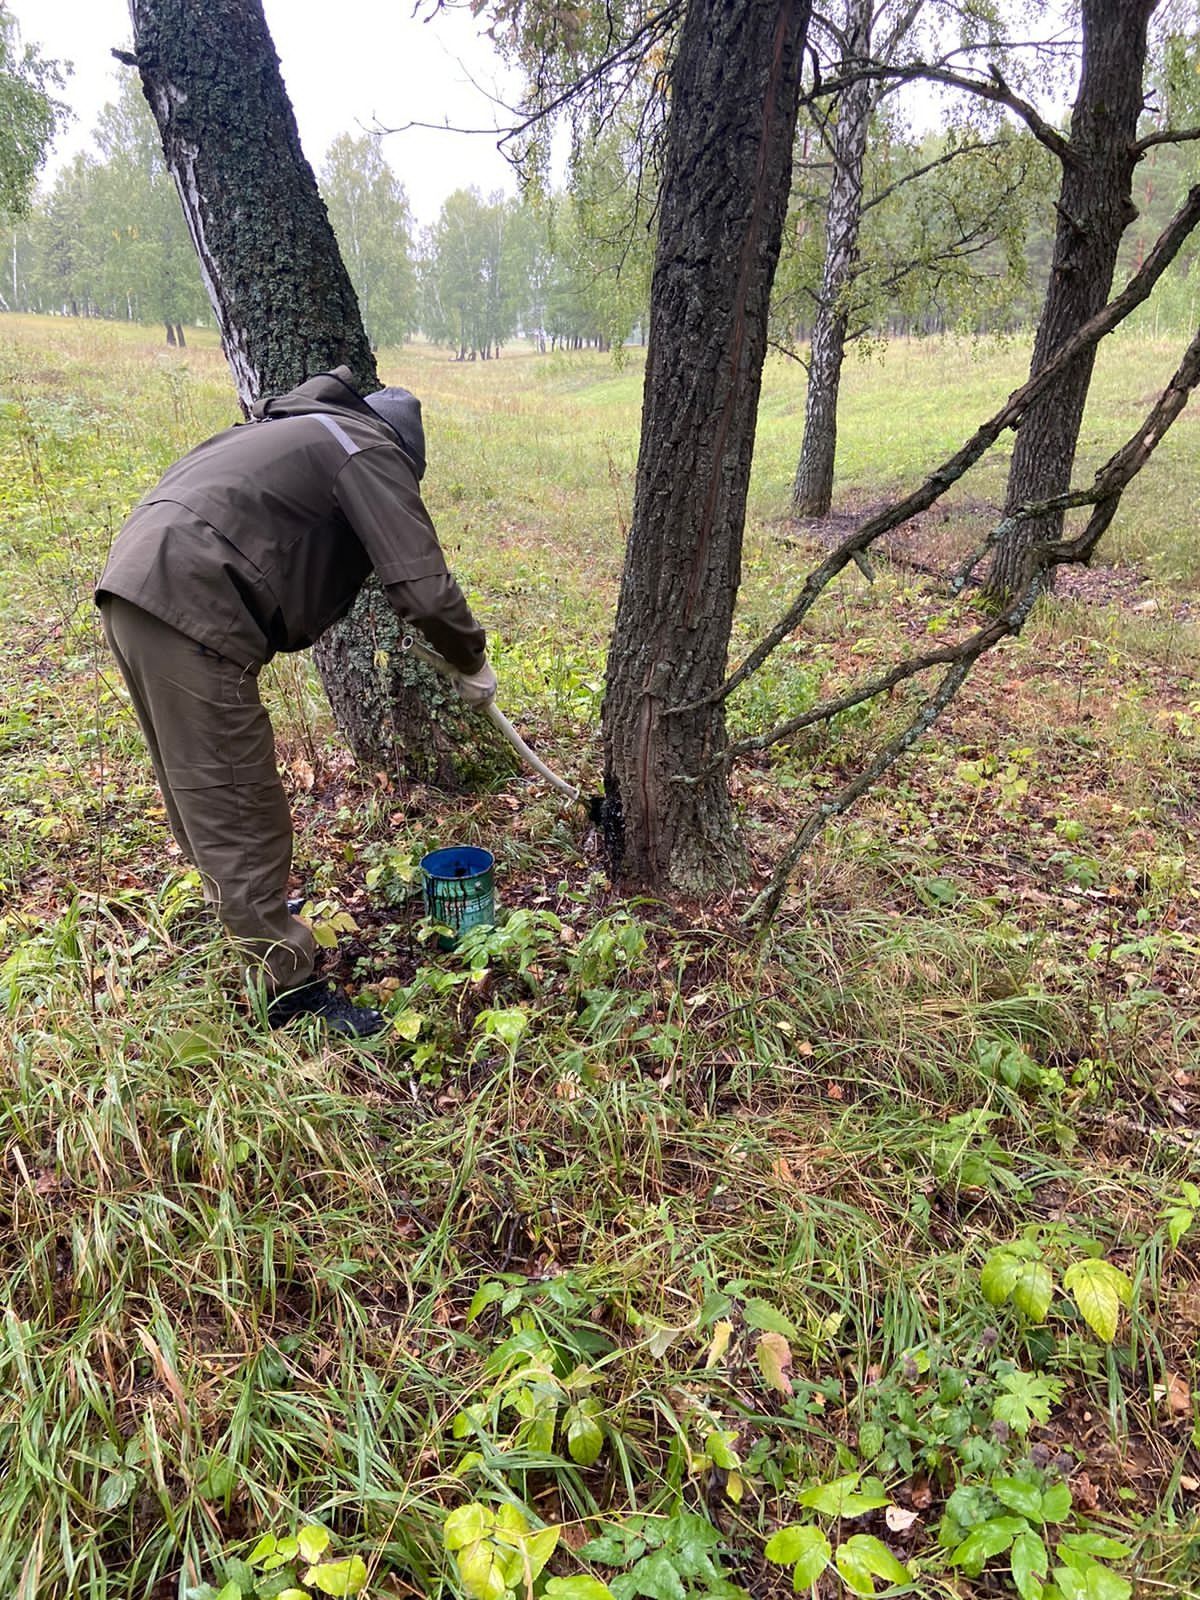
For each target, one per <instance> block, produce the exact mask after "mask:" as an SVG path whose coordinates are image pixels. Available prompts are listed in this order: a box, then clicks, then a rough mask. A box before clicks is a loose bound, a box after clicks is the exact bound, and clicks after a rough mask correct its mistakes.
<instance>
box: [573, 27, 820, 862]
mask: <svg viewBox="0 0 1200 1600" xmlns="http://www.w3.org/2000/svg"><path fill="white" fill-rule="evenodd" d="M809 9H810V0H743V3H741V4H739V5H737V6H731V5H729V4H728V0H691V3H690V4H689V6H688V9H687V15H686V17H685V19H684V22H683V26H682V28H681V30H680V36H679V43H678V54H677V56H676V59H675V64H674V68H673V70H672V74H671V113H670V123H669V127H668V133H667V151H666V160H665V166H664V176H663V187H662V193H661V197H660V215H659V229H658V242H657V248H656V251H655V262H654V278H653V283H652V286H651V294H650V348H649V353H648V355H647V360H646V379H645V390H644V402H643V411H642V440H641V450H640V454H639V457H638V470H637V487H636V491H635V496H634V509H633V522H632V527H631V530H630V535H629V544H628V548H627V550H626V557H625V570H624V574H623V577H622V581H621V596H620V602H619V605H618V610H617V621H616V627H615V630H614V633H613V639H612V644H611V647H610V650H609V657H608V676H607V687H606V693H605V700H604V740H605V786H606V789H607V794H608V802H607V804H608V817H609V820H610V824H611V829H610V833H611V838H610V844H611V847H612V854H613V857H614V865H615V867H616V869H617V870H618V871H619V873H620V875H621V876H622V877H623V878H624V879H626V880H627V881H629V882H633V883H641V884H646V885H648V886H651V887H663V888H671V889H675V890H679V891H683V892H686V893H704V892H708V891H711V890H714V889H722V888H726V887H728V886H729V885H731V884H732V883H733V882H734V881H735V879H736V877H737V875H738V872H739V870H740V866H741V857H740V852H739V849H738V845H737V841H736V835H735V830H734V826H733V816H732V810H731V806H730V799H729V791H728V787H727V785H726V779H725V772H724V769H723V768H718V769H717V770H713V768H712V763H713V761H714V760H717V759H719V757H720V756H721V754H722V752H723V750H724V748H725V743H726V735H725V715H724V709H723V707H722V706H721V705H719V704H718V705H712V704H704V705H699V706H696V707H694V708H693V709H679V708H680V707H681V706H683V705H684V704H690V703H692V702H697V701H702V700H704V698H705V697H706V696H710V695H711V694H712V692H713V691H714V690H715V689H716V688H717V687H718V685H719V684H720V682H721V679H722V676H723V674H724V670H725V661H726V653H727V650H728V645H729V632H730V627H731V624H732V619H733V606H734V601H735V599H736V597H737V591H738V584H739V581H740V578H741V555H742V529H743V524H744V520H745V510H746V490H747V485H748V482H749V477H750V461H751V456H752V454H753V449H754V427H755V414H756V411H757V406H758V395H759V387H760V383H761V379H762V366H763V358H764V356H765V354H766V344H767V303H768V298H769V296H770V291H771V280H772V278H773V277H774V274H775V266H776V262H777V261H778V258H779V243H780V237H781V234H782V231H783V220H784V213H785V210H786V207H787V199H788V189H789V185H790V182H791V152H792V140H793V138H794V136H795V128H796V110H797V104H798V100H799V94H800V68H801V57H802V54H803V49H804V41H805V35H806V33H807V28H808V16H809ZM680 779H683V780H685V781H683V782H680V781H679V780H680Z"/></svg>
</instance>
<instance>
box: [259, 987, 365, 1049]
mask: <svg viewBox="0 0 1200 1600" xmlns="http://www.w3.org/2000/svg"><path fill="white" fill-rule="evenodd" d="M297 1017H320V1019H321V1021H322V1022H323V1023H324V1024H325V1026H326V1027H327V1028H328V1029H329V1031H330V1033H336V1034H339V1035H340V1036H341V1037H342V1038H343V1039H369V1038H371V1036H372V1035H373V1034H376V1033H382V1031H383V1029H384V1028H386V1027H387V1018H386V1017H385V1016H384V1014H383V1012H382V1011H373V1010H372V1009H371V1008H370V1006H356V1005H355V1004H354V1002H353V1001H352V1000H351V998H350V996H349V995H348V994H347V993H346V991H345V990H344V989H339V988H338V987H337V985H336V984H334V983H331V982H329V980H328V979H325V980H324V981H318V982H315V983H302V984H301V985H300V986H299V987H298V988H296V989H285V990H284V991H283V993H282V994H277V995H276V996H275V998H274V1000H272V1001H271V1004H270V1005H269V1006H268V1007H267V1021H268V1023H270V1025H271V1027H272V1028H282V1027H284V1026H285V1025H286V1024H287V1023H289V1022H293V1021H295V1019H296V1018H297Z"/></svg>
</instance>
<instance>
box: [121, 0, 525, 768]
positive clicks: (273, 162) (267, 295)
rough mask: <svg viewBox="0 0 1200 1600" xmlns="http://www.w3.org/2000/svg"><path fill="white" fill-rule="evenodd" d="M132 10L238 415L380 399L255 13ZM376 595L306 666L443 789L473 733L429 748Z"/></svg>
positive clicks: (373, 735)
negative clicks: (324, 385)
mask: <svg viewBox="0 0 1200 1600" xmlns="http://www.w3.org/2000/svg"><path fill="white" fill-rule="evenodd" d="M129 10H130V16H131V18H132V21H133V36H134V50H135V61H136V64H137V67H138V70H139V72H140V73H141V79H142V87H143V90H144V92H145V95H146V99H147V101H148V103H149V105H150V109H151V110H152V111H153V113H154V117H155V121H156V122H157V123H158V128H159V133H160V134H161V137H162V143H163V154H164V157H165V159H166V163H167V167H168V169H169V171H170V173H171V175H172V177H173V178H174V180H175V185H176V188H177V189H178V191H179V197H180V200H181V202H182V204H183V211H184V215H185V217H186V219H187V224H188V229H189V231H190V233H191V236H192V242H193V244H194V245H195V247H196V253H197V255H198V257H199V260H200V270H201V275H202V276H203V279H204V284H205V288H206V289H207V291H208V297H209V300H210V301H211V303H212V307H213V311H214V313H215V314H216V318H217V325H218V327H219V329H220V333H221V345H222V348H223V349H224V352H225V357H226V360H227V361H228V362H229V367H230V370H231V372H232V373H233V379H234V384H235V386H236V389H237V394H238V399H239V401H240V402H241V405H242V408H243V410H246V411H248V409H249V406H250V403H251V402H252V401H253V400H255V399H257V398H258V396H259V395H262V394H272V393H280V392H282V391H284V390H287V389H290V388H292V387H294V385H296V384H297V383H301V382H303V380H304V379H305V378H307V377H310V376H311V375H312V374H313V373H317V372H326V371H328V370H329V369H330V368H331V367H335V366H339V365H341V364H343V363H344V364H345V365H347V366H349V368H350V370H351V372H352V373H353V375H354V378H355V381H356V383H358V384H359V385H360V387H362V388H363V389H364V390H365V391H367V392H369V391H371V390H373V389H376V388H378V387H379V379H378V375H377V373H376V369H375V358H374V356H373V355H372V353H371V347H370V342H369V340H368V338H367V334H366V330H365V329H364V327H363V323H362V318H361V316H360V314H359V308H358V301H357V299H356V298H355V294H354V289H353V287H352V285H351V283H350V278H349V275H348V274H347V272H346V268H345V265H344V263H343V261H342V258H341V255H340V253H339V251H338V247H337V241H336V240H335V238H334V235H333V229H332V228H331V227H330V224H329V218H328V216H327V214H326V211H325V206H324V203H323V201H322V200H321V197H320V195H319V193H318V191H317V183H316V179H315V177H314V176H313V171H312V168H311V167H310V166H309V164H308V162H307V160H306V159H305V157H304V152H303V151H302V150H301V148H300V135H299V133H298V131H297V128H296V119H295V117H294V115H293V113H292V107H291V103H290V102H289V100H288V97H287V91H286V89H285V88H284V84H283V78H282V76H281V75H280V71H279V61H278V58H277V56H276V54H275V49H274V46H273V45H272V43H271V36H270V33H269V31H268V29H267V24H266V19H265V17H264V15H263V9H262V3H261V0H205V3H204V4H203V5H198V4H196V0H130V5H129ZM372 591H375V592H376V593H378V588H377V585H376V583H375V580H374V579H372V580H371V581H370V582H369V583H368V584H367V585H366V587H365V588H364V590H363V594H362V596H361V597H360V599H359V601H358V604H357V605H356V606H355V608H354V610H353V611H352V612H351V613H350V615H349V616H348V617H347V618H346V620H345V621H344V622H342V623H340V624H338V626H337V627H335V628H332V629H331V630H330V631H329V632H328V633H327V634H325V635H324V637H323V638H321V639H319V640H318V641H317V644H316V646H315V647H314V650H313V655H314V658H315V660H316V663H317V667H318V669H319V671H320V673H321V678H322V681H323V683H324V685H325V690H326V693H327V694H328V696H329V701H330V705H331V706H332V707H333V712H334V716H335V718H336V719H337V722H338V725H339V727H340V728H341V730H342V732H343V733H344V734H345V736H346V739H347V741H348V743H349V744H350V747H351V749H353V750H354V751H355V752H356V753H358V754H359V755H360V758H366V754H367V753H368V752H370V753H372V754H371V764H372V765H382V766H386V767H388V768H390V769H392V770H393V771H396V772H398V773H399V775H401V776H403V777H413V778H418V779H424V778H426V777H428V775H429V773H430V771H431V770H436V771H437V773H438V775H439V777H440V778H441V780H442V781H443V782H444V783H446V784H447V785H455V784H459V783H465V782H466V781H467V776H468V773H469V771H470V770H471V768H473V767H474V766H475V764H476V755H475V749H476V746H477V743H478V730H477V729H476V728H475V727H474V726H473V727H472V728H471V738H470V740H469V743H468V746H467V747H465V748H464V749H463V750H462V751H460V752H459V753H458V756H456V755H455V754H453V753H452V752H451V750H450V749H449V748H448V747H449V746H450V743H451V739H450V731H449V724H447V727H446V729H445V730H443V732H442V734H440V735H439V738H438V739H433V738H432V737H430V738H429V740H428V742H426V735H427V734H428V733H430V730H431V729H432V728H433V727H434V726H435V725H436V720H437V719H436V716H435V715H434V713H435V712H436V709H437V708H436V706H433V705H431V703H430V701H429V700H428V698H427V694H426V689H425V680H424V675H423V674H422V673H419V672H418V670H417V669H416V667H415V665H414V664H413V663H411V662H409V661H407V660H405V659H404V657H403V656H402V655H401V653H400V652H399V650H396V649H390V650H389V649H386V648H385V649H384V650H383V651H382V652H381V653H377V651H376V648H375V643H374V640H375V638H376V637H377V635H378V632H379V627H380V626H381V625H382V624H377V623H376V621H375V610H374V599H373V596H372ZM382 609H384V608H383V607H382V606H381V607H380V610H382ZM390 631H391V632H392V634H393V636H396V635H398V633H399V629H398V627H393V628H391V630H390ZM383 660H386V663H387V664H386V667H384V666H382V665H380V662H381V661H383ZM368 665H370V666H371V667H373V669H374V670H375V671H376V672H377V673H380V674H382V675H383V676H384V680H385V681H383V682H381V683H380V684H378V685H377V686H376V692H375V693H374V694H370V693H368V692H367V691H366V687H365V680H364V673H365V671H366V669H367V667H368ZM439 695H440V691H439ZM385 708H386V711H387V714H386V715H384V709H385ZM396 729H400V730H402V731H403V736H404V740H405V742H404V744H402V745H398V744H397V743H396V740H395V737H394V730H396ZM491 747H492V748H493V749H497V748H498V743H497V742H496V741H491ZM381 753H383V756H384V758H383V759H382V760H380V759H378V757H379V755H380V754H381Z"/></svg>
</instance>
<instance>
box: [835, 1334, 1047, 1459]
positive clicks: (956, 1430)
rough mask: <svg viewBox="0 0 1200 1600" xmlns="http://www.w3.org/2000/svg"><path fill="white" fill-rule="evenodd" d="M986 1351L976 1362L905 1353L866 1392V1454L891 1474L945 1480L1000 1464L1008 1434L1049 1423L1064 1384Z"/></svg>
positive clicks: (862, 1431)
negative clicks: (1025, 1369)
mask: <svg viewBox="0 0 1200 1600" xmlns="http://www.w3.org/2000/svg"><path fill="white" fill-rule="evenodd" d="M989 1348H990V1346H989ZM984 1357H985V1352H984V1351H983V1350H982V1348H981V1351H980V1359H977V1360H976V1361H974V1362H962V1361H953V1360H950V1359H947V1358H946V1357H945V1356H943V1355H942V1354H940V1353H939V1352H930V1351H929V1350H924V1349H917V1350H911V1351H908V1352H906V1353H905V1354H904V1355H903V1356H902V1357H901V1358H900V1360H899V1361H898V1362H897V1363H896V1365H895V1366H894V1367H893V1368H892V1369H891V1370H890V1371H889V1372H888V1373H886V1374H885V1375H884V1376H883V1377H882V1378H881V1379H880V1380H879V1382H878V1383H877V1384H872V1385H871V1386H870V1387H869V1388H868V1389H866V1390H865V1391H864V1395H863V1409H864V1421H863V1422H862V1424H861V1425H860V1427H859V1430H858V1450H859V1455H860V1456H861V1458H862V1459H863V1460H864V1461H866V1462H867V1463H869V1464H871V1465H874V1466H875V1467H877V1468H878V1469H879V1470H880V1471H883V1472H885V1473H887V1472H899V1473H903V1474H904V1476H905V1477H911V1476H912V1475H913V1474H914V1473H916V1472H925V1473H928V1474H930V1475H931V1476H933V1477H934V1478H935V1479H938V1480H941V1481H945V1480H946V1479H947V1478H951V1479H952V1478H954V1477H958V1476H961V1475H963V1474H966V1475H967V1476H971V1477H974V1476H978V1475H979V1474H981V1473H990V1472H993V1471H995V1470H997V1469H998V1468H999V1467H1001V1466H1002V1465H1003V1464H1004V1463H1005V1462H1006V1461H1007V1460H1008V1459H1009V1456H1010V1454H1011V1452H1012V1449H1013V1443H1012V1442H1010V1441H1009V1439H1008V1438H1007V1433H1008V1432H1009V1431H1011V1432H1012V1433H1013V1434H1015V1435H1017V1436H1018V1438H1019V1437H1020V1436H1023V1435H1024V1434H1026V1433H1028V1432H1029V1430H1030V1428H1031V1427H1032V1426H1033V1425H1034V1423H1035V1422H1041V1423H1044V1422H1046V1421H1047V1419H1048V1418H1049V1415H1050V1409H1051V1407H1052V1405H1053V1404H1054V1403H1055V1402H1056V1401H1057V1400H1058V1398H1059V1396H1060V1395H1061V1393H1062V1387H1063V1386H1062V1384H1061V1382H1059V1381H1058V1380H1057V1379H1054V1378H1041V1377H1035V1376H1032V1375H1031V1374H1029V1373H1025V1372H1021V1371H1020V1370H1019V1369H1018V1368H1016V1367H1015V1366H1014V1364H1013V1363H1012V1362H1011V1361H1009V1360H1006V1359H991V1358H986V1359H984ZM998 1422H999V1423H1002V1424H1003V1425H1004V1426H1003V1427H1002V1428H997V1427H996V1426H995V1425H996V1423H998Z"/></svg>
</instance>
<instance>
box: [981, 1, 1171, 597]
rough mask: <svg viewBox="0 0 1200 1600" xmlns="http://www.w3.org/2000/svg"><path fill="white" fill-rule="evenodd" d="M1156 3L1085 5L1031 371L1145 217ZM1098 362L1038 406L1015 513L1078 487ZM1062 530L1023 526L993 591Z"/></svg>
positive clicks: (1011, 493)
mask: <svg viewBox="0 0 1200 1600" xmlns="http://www.w3.org/2000/svg"><path fill="white" fill-rule="evenodd" d="M1156 4H1157V0H1083V3H1082V6H1081V11H1082V21H1083V70H1082V73H1081V76H1080V81H1079V91H1078V94H1077V96H1076V100H1075V109H1074V111H1073V113H1072V116H1071V135H1070V152H1071V153H1070V156H1069V158H1068V159H1067V160H1065V161H1064V162H1063V177H1062V187H1061V190H1060V193H1059V200H1058V226H1057V228H1056V231H1055V238H1054V256H1053V259H1052V262H1051V267H1050V280H1049V283H1048V285H1047V289H1046V299H1045V302H1044V303H1043V306H1042V315H1041V320H1040V321H1039V323H1038V331H1037V337H1036V339H1035V341H1034V347H1033V360H1032V363H1031V367H1030V371H1031V372H1036V371H1037V370H1038V369H1039V368H1040V367H1042V366H1044V365H1045V363H1046V361H1047V359H1048V358H1049V357H1050V356H1051V355H1053V353H1054V351H1055V350H1057V349H1058V348H1059V346H1060V345H1061V344H1063V342H1064V341H1065V340H1066V339H1068V338H1069V337H1070V336H1071V334H1073V333H1074V332H1075V331H1076V330H1077V329H1078V328H1080V327H1082V325H1083V324H1084V323H1085V322H1086V321H1087V320H1088V319H1089V317H1092V316H1094V315H1095V314H1096V312H1097V311H1099V310H1100V309H1101V307H1102V306H1103V305H1104V304H1105V302H1106V301H1107V299H1108V295H1109V290H1110V289H1111V288H1112V281H1113V273H1114V271H1115V268H1116V263H1117V252H1118V250H1119V248H1120V244H1121V237H1122V235H1123V234H1124V232H1125V229H1126V228H1127V227H1128V226H1129V224H1130V223H1131V222H1132V221H1133V219H1134V218H1135V217H1136V216H1137V210H1136V208H1135V206H1134V204H1133V199H1132V193H1131V190H1132V182H1133V172H1134V168H1135V167H1136V165H1137V161H1138V156H1137V152H1136V150H1135V149H1134V141H1135V139H1136V136H1137V123H1138V117H1139V115H1140V114H1141V110H1142V103H1143V92H1142V75H1143V71H1144V68H1145V62H1146V25H1147V22H1148V20H1149V17H1150V14H1151V12H1152V11H1153V10H1154V7H1155V5H1156ZM1094 363H1095V350H1094V348H1093V349H1092V350H1089V351H1087V352H1086V354H1084V355H1082V356H1080V358H1079V359H1078V360H1077V361H1075V362H1073V363H1072V364H1071V365H1070V366H1069V367H1068V368H1067V369H1066V370H1065V372H1064V373H1063V376H1062V377H1061V378H1060V379H1059V381H1058V382H1057V383H1055V384H1054V385H1052V386H1051V388H1049V389H1048V390H1047V391H1046V393H1045V394H1044V395H1043V396H1042V397H1041V398H1040V399H1039V400H1037V401H1035V403H1034V404H1033V405H1032V406H1031V407H1030V409H1029V411H1028V413H1027V414H1026V416H1025V419H1024V421H1023V422H1022V423H1021V426H1020V428H1019V429H1018V430H1017V440H1016V444H1015V446H1014V449H1013V458H1012V465H1011V467H1010V469H1009V477H1008V490H1007V494H1006V499H1005V510H1006V511H1013V510H1015V509H1016V508H1017V507H1018V506H1022V505H1025V504H1027V503H1028V502H1030V501H1035V500H1044V499H1048V498H1049V497H1051V496H1052V495H1056V494H1061V493H1063V492H1064V491H1065V490H1067V489H1068V488H1070V484H1071V470H1072V468H1073V466H1074V463H1075V449H1076V445H1077V444H1078V441H1079V429H1080V424H1081V423H1082V421H1083V411H1084V406H1085V404H1086V402H1087V395H1088V388H1089V386H1090V384H1091V381H1092V368H1093V365H1094ZM1061 531H1062V516H1061V514H1059V515H1056V516H1051V517H1045V518H1039V519H1037V520H1036V521H1030V522H1025V523H1021V524H1020V525H1019V526H1018V527H1017V528H1016V529H1015V530H1014V531H1013V533H1011V534H1010V535H1009V536H1008V537H1007V538H1006V539H1004V540H1003V541H1002V542H1001V543H1000V545H999V546H998V547H997V550H996V555H995V559H994V561H993V564H992V569H991V572H990V574H989V577H988V592H989V594H990V595H991V596H992V597H993V598H994V599H995V600H997V601H1003V600H1004V599H1005V598H1007V597H1008V596H1009V595H1011V594H1013V593H1014V592H1015V591H1016V590H1018V589H1020V588H1021V587H1022V586H1023V584H1024V581H1025V576H1024V575H1025V571H1026V562H1027V558H1028V555H1029V552H1030V550H1031V549H1032V547H1033V546H1034V545H1036V544H1039V543H1041V542H1042V541H1044V540H1046V539H1057V538H1058V537H1059V535H1060V533H1061Z"/></svg>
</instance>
